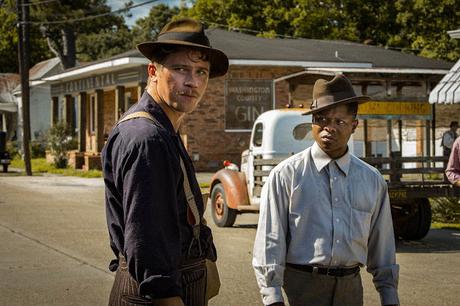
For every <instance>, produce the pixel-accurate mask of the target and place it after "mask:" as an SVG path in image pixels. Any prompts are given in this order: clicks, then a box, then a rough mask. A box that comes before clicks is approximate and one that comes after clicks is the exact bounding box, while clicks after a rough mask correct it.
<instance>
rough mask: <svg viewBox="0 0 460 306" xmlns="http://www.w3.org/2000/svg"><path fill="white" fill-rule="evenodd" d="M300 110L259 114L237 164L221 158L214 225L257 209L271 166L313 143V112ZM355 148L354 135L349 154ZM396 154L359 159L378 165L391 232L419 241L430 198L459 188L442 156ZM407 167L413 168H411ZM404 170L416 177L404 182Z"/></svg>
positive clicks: (216, 177)
mask: <svg viewBox="0 0 460 306" xmlns="http://www.w3.org/2000/svg"><path fill="white" fill-rule="evenodd" d="M304 112H305V109H278V110H271V111H268V112H265V113H263V114H261V115H260V116H259V117H258V118H257V119H256V121H255V122H254V125H253V129H252V134H251V138H250V145H249V149H247V150H245V151H244V152H243V153H242V156H241V164H240V168H238V166H237V165H236V164H235V163H232V162H230V161H224V168H223V169H221V170H219V171H218V172H216V173H215V174H214V176H213V177H212V180H211V184H210V194H211V197H210V198H211V213H212V217H213V220H214V222H215V224H216V225H217V226H220V227H229V226H232V225H233V224H234V222H235V219H236V217H237V215H238V214H242V213H257V212H258V211H259V202H260V193H261V189H262V186H263V184H264V182H265V181H266V178H267V176H268V174H269V173H270V170H271V169H273V167H274V166H276V165H277V164H278V163H279V162H281V161H282V160H284V159H285V158H287V157H289V156H291V155H293V154H295V153H298V152H300V151H302V150H304V149H305V148H307V147H308V146H310V145H311V144H312V143H313V141H314V140H313V138H312V135H311V116H303V115H302V113H304ZM354 147H355V143H354V140H353V137H352V138H351V139H350V141H349V149H350V151H351V152H354ZM398 153H399V152H393V153H392V155H391V156H390V157H366V158H364V157H362V159H363V160H365V161H366V162H368V163H369V164H371V165H374V166H375V167H376V168H378V169H379V171H380V172H381V173H382V174H383V175H384V177H385V179H386V180H387V183H388V187H389V194H390V200H391V210H392V216H393V223H394V228H395V234H396V235H397V236H399V237H402V238H404V239H408V240H416V239H421V238H423V237H425V236H426V234H427V233H428V231H429V229H430V225H431V206H430V202H429V200H428V198H431V197H449V196H451V197H452V196H460V188H454V187H453V186H451V185H450V184H449V183H447V182H445V181H444V179H443V175H442V173H443V168H442V166H439V165H440V164H441V165H442V162H443V161H444V158H443V157H401V156H400V154H398ZM403 164H404V165H405V166H403ZM411 165H416V167H415V168H414V167H412V168H410V167H411ZM403 174H404V175H407V174H411V175H413V176H415V177H418V178H419V179H418V180H414V179H413V178H411V179H410V180H408V181H404V180H403V179H402V175H403ZM433 174H434V175H433ZM429 177H437V179H435V180H432V179H429Z"/></svg>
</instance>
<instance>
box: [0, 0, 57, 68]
mask: <svg viewBox="0 0 460 306" xmlns="http://www.w3.org/2000/svg"><path fill="white" fill-rule="evenodd" d="M0 20H2V22H1V23H0V72H11V73H18V72H19V66H18V31H17V26H16V23H17V8H16V1H15V0H4V1H3V2H2V5H1V6H0ZM30 34H31V35H30V44H31V46H33V48H30V63H31V66H33V65H34V64H36V63H38V62H40V61H42V60H45V59H47V58H50V57H51V56H52V55H51V52H49V50H48V47H47V46H46V42H45V41H44V40H43V38H42V35H41V33H40V32H39V31H38V30H37V29H36V28H32V29H31V33H30Z"/></svg>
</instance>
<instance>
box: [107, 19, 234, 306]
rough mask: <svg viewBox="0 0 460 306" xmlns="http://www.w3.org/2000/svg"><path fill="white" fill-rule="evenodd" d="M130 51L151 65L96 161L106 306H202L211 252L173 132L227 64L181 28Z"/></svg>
mask: <svg viewBox="0 0 460 306" xmlns="http://www.w3.org/2000/svg"><path fill="white" fill-rule="evenodd" d="M138 49H139V51H140V52H141V53H142V54H143V55H144V56H145V57H147V58H148V59H149V60H151V63H150V64H148V67H147V72H148V76H149V80H148V84H147V88H146V91H145V92H144V93H143V95H142V97H141V98H140V100H139V101H138V102H137V103H136V104H134V105H133V106H132V107H131V108H130V109H129V110H128V111H127V112H126V113H125V114H124V117H123V118H122V119H121V120H120V121H119V123H118V124H117V125H116V126H115V127H114V128H113V130H112V132H111V133H110V136H109V138H108V140H107V143H106V145H105V147H104V150H103V152H102V160H103V173H104V181H105V195H106V213H107V224H108V228H109V234H110V246H111V248H112V250H113V252H114V254H115V256H116V259H115V260H114V261H113V262H112V264H111V267H110V268H111V271H116V275H115V281H114V284H113V287H112V291H111V293H110V301H109V305H120V306H121V305H123V306H130V305H159V306H169V305H171V306H183V305H186V306H204V305H206V304H207V298H206V278H207V272H206V267H205V259H210V260H212V261H215V260H216V250H215V247H214V244H213V241H212V234H211V230H210V229H209V228H208V227H207V226H205V225H203V224H202V223H201V219H202V216H203V211H204V204H205V203H203V201H202V198H201V191H200V187H199V185H198V182H197V180H196V177H195V171H194V167H193V164H192V161H191V159H190V158H189V155H188V154H187V151H186V149H185V147H184V144H183V143H182V140H181V138H180V136H179V134H178V129H179V126H180V124H181V122H182V119H183V117H184V115H185V114H187V113H190V112H192V111H193V110H194V109H195V108H196V107H197V105H198V103H199V102H200V100H201V98H202V97H203V94H204V92H205V90H206V87H207V84H208V80H209V78H214V77H219V76H222V75H224V74H225V73H226V72H227V69H228V58H227V56H226V55H225V54H224V53H223V52H221V51H219V50H217V49H214V48H212V47H211V46H210V43H209V40H208V38H207V37H206V35H205V33H204V29H203V25H202V24H201V23H199V22H197V21H195V20H193V19H189V18H182V19H178V20H175V21H172V22H170V23H169V24H167V25H166V26H165V27H164V28H163V30H162V31H161V32H160V34H159V35H158V38H157V40H156V41H149V42H144V43H141V44H139V45H138ZM187 186H189V187H190V188H189V189H188V190H184V189H187V188H188V187H187ZM186 194H187V196H186ZM190 201H194V202H195V204H194V205H193V206H194V208H195V209H193V206H192V205H190ZM189 205H190V207H189Z"/></svg>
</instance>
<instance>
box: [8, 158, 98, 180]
mask: <svg viewBox="0 0 460 306" xmlns="http://www.w3.org/2000/svg"><path fill="white" fill-rule="evenodd" d="M31 163H32V169H33V171H34V173H50V174H59V175H64V176H78V177H87V178H96V177H102V172H101V171H100V170H89V171H83V170H78V169H71V168H56V167H55V166H54V165H52V164H49V163H47V162H46V159H44V158H34V159H32V160H31ZM11 167H13V168H19V169H24V161H23V160H22V159H19V158H15V159H13V160H12V161H11Z"/></svg>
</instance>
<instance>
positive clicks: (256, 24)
mask: <svg viewBox="0 0 460 306" xmlns="http://www.w3.org/2000/svg"><path fill="white" fill-rule="evenodd" d="M294 4H295V1H293V0H286V1H281V0H274V1H266V0H250V1H238V0H197V1H195V2H194V5H193V6H192V7H191V8H190V10H189V11H188V12H187V14H188V15H189V16H191V17H194V18H197V19H200V20H201V21H203V22H204V23H206V24H207V25H209V26H219V27H225V28H228V29H230V30H232V29H234V30H235V29H236V30H238V29H239V30H243V31H246V32H249V33H251V32H252V33H255V34H257V35H259V36H268V37H272V36H274V35H275V34H281V35H291V34H292V29H291V22H290V20H289V18H290V15H289V12H290V10H291V9H293V8H294Z"/></svg>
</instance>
